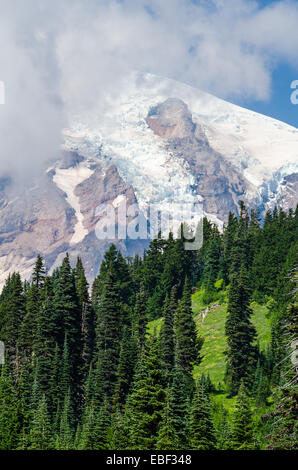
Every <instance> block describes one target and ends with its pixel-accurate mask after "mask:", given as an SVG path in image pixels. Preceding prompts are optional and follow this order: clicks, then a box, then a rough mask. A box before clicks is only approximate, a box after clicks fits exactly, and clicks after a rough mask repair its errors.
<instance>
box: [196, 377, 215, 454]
mask: <svg viewBox="0 0 298 470" xmlns="http://www.w3.org/2000/svg"><path fill="white" fill-rule="evenodd" d="M190 446H191V449H193V450H212V449H215V448H216V435H215V429H214V424H213V419H212V414H211V405H210V401H209V398H208V395H207V393H206V391H205V389H204V386H203V385H200V386H199V387H198V390H197V391H196V393H195V396H194V399H193V403H192V408H191V414H190Z"/></svg>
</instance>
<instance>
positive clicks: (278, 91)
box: [231, 0, 298, 127]
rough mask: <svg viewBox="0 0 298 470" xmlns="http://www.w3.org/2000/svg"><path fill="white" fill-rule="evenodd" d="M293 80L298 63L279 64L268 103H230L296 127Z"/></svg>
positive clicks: (297, 107)
mask: <svg viewBox="0 0 298 470" xmlns="http://www.w3.org/2000/svg"><path fill="white" fill-rule="evenodd" d="M258 3H259V4H260V5H261V6H262V7H267V6H268V5H270V4H274V3H277V2H276V0H274V1H273V0H259V1H258ZM297 28H298V24H297ZM289 34H291V31H289ZM297 49H298V44H297ZM294 80H298V63H297V67H294V66H290V65H288V64H286V63H283V62H281V63H280V64H279V65H278V66H277V67H276V69H275V70H274V71H273V72H272V91H271V97H270V99H269V100H268V101H259V100H258V101H255V100H248V101H243V100H241V99H237V100H231V101H233V102H234V103H235V104H239V105H240V106H241V105H242V106H245V107H246V108H249V109H252V110H254V111H257V112H259V113H262V114H266V115H268V116H271V117H273V118H275V119H279V120H280V121H284V122H287V123H288V124H291V125H292V126H295V127H298V105H294V104H292V102H291V100H290V97H291V94H292V92H293V90H292V89H291V88H290V86H291V83H292V81H294Z"/></svg>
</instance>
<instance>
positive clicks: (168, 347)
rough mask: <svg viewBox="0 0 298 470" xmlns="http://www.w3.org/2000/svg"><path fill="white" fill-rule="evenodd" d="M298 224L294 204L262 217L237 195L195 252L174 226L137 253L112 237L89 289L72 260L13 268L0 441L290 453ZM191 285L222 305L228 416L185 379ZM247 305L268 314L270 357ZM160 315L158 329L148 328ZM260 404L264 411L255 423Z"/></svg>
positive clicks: (199, 383)
mask: <svg viewBox="0 0 298 470" xmlns="http://www.w3.org/2000/svg"><path fill="white" fill-rule="evenodd" d="M297 220H298V211H297V210H296V211H295V212H294V211H292V210H289V211H288V213H286V212H284V211H283V210H277V209H274V211H272V212H267V214H266V217H265V219H264V223H263V224H261V223H260V220H259V217H258V214H257V213H256V212H255V211H253V210H252V211H251V212H250V213H249V212H248V210H247V209H246V208H245V206H244V204H243V203H241V204H240V209H239V216H238V217H237V216H235V215H233V214H230V216H229V220H228V223H227V224H226V226H225V227H224V230H223V232H220V231H219V230H218V228H217V227H216V226H215V225H214V224H212V223H211V222H209V221H208V220H207V219H204V221H203V232H204V233H203V245H202V247H201V248H200V249H199V251H186V250H184V239H183V236H182V237H181V238H180V239H175V238H174V237H173V235H172V234H169V237H168V238H167V239H164V238H162V237H161V235H160V236H158V237H157V238H156V239H155V240H153V241H152V242H151V243H150V246H149V248H148V250H146V251H145V253H144V256H143V257H142V258H141V257H139V256H135V257H134V258H124V257H123V255H122V254H121V252H120V251H118V250H117V249H116V247H115V246H114V245H111V247H110V248H109V250H108V251H107V253H106V254H105V256H104V259H103V262H102V264H101V267H100V272H99V274H98V276H97V277H96V278H95V280H94V282H93V285H92V286H91V289H90V288H89V285H88V283H87V280H86V276H85V271H84V267H83V264H82V261H81V259H80V258H78V260H77V264H76V266H75V267H74V268H72V267H71V265H70V260H69V256H68V255H66V257H65V258H64V260H63V262H62V265H61V266H60V267H59V268H57V269H56V270H55V271H54V272H53V273H52V274H51V275H49V274H48V273H47V271H46V267H45V264H44V261H43V259H42V257H41V256H38V258H37V260H36V264H35V267H34V270H33V274H32V280H31V281H30V282H27V281H26V282H22V280H21V277H20V274H19V273H14V274H12V275H10V276H9V277H8V279H7V281H6V283H5V286H4V288H3V290H2V293H1V295H0V339H1V340H2V341H3V342H4V344H5V349H6V361H5V365H3V366H2V367H1V378H0V448H1V449H43V450H48V449H58V450H68V449H79V450H87V449H91V450H96V449H115V450H116V449H117V450H122V449H160V450H178V449H179V450H180V449H195V450H196V449H197V450H207V449H255V448H260V447H261V448H264V447H267V448H274V449H276V448H287V449H288V448H290V449H292V448H296V446H297V434H296V433H297V430H296V428H295V422H296V417H297V416H296V412H297V390H296V372H295V368H293V367H292V363H291V359H290V357H289V348H291V345H292V344H293V341H295V338H296V337H297V330H296V327H295V324H297V323H295V322H296V320H297V291H296V290H295V283H296V281H297V276H296V275H295V266H296V265H297V264H296V263H297V258H296V256H297V226H298V224H297ZM182 232H183V228H182ZM182 235H183V234H182ZM195 289H202V291H203V292H204V302H205V303H206V305H208V304H210V303H212V302H214V301H215V300H216V301H218V302H220V303H225V302H227V321H226V326H225V333H226V336H227V351H226V364H225V383H224V384H223V387H224V388H225V390H226V392H227V394H228V396H229V397H231V399H232V398H233V397H236V405H235V409H234V411H233V413H232V414H231V413H230V412H229V411H228V410H227V409H225V407H224V406H219V405H217V404H215V402H214V400H213V399H212V393H215V392H216V386H215V385H214V384H213V383H212V382H211V380H210V377H209V376H208V374H202V375H201V376H200V377H199V379H198V380H194V378H193V368H194V366H195V365H199V364H200V362H201V360H202V345H203V342H204V338H203V337H202V336H201V334H200V332H199V331H198V329H197V325H196V322H195V319H194V315H193V310H192V301H191V295H192V292H193V290H195ZM226 296H227V301H226ZM252 301H255V302H259V303H263V304H266V305H267V307H268V311H269V313H270V317H271V328H272V331H271V344H270V347H269V348H268V350H267V351H265V352H264V351H260V349H259V346H258V341H257V334H256V330H255V327H254V326H253V323H252V321H251V314H252V309H251V302H252ZM157 319H162V320H161V322H160V325H161V327H160V331H159V330H155V329H153V330H152V328H151V330H150V328H149V326H150V324H152V323H150V322H152V321H153V320H157ZM153 323H154V322H153ZM148 325H149V326H148ZM269 398H270V400H271V405H270V406H269V405H268V400H269ZM266 407H267V408H266ZM255 409H262V410H263V409H264V410H265V411H264V413H263V415H262V419H261V421H259V422H258V423H256V422H255V420H254V416H253V411H254V410H255Z"/></svg>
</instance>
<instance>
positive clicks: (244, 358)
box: [226, 268, 257, 395]
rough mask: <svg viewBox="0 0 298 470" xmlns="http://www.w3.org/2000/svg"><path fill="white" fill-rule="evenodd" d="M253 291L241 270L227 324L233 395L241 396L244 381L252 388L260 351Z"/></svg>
mask: <svg viewBox="0 0 298 470" xmlns="http://www.w3.org/2000/svg"><path fill="white" fill-rule="evenodd" d="M249 302H250V289H249V287H248V280H247V274H246V272H245V269H244V268H242V269H241V273H240V276H239V277H236V276H233V278H232V281H231V287H230V291H229V303H228V316H227V320H226V336H227V342H228V350H227V382H228V388H229V391H230V393H231V394H232V395H234V394H237V392H238V389H239V386H240V382H241V380H243V381H244V383H245V385H246V386H248V387H251V386H252V382H253V374H254V368H255V366H256V361H257V351H256V348H255V346H254V341H255V338H256V331H255V328H254V326H253V324H252V323H251V321H250V316H251V314H252V311H251V308H250V305H249Z"/></svg>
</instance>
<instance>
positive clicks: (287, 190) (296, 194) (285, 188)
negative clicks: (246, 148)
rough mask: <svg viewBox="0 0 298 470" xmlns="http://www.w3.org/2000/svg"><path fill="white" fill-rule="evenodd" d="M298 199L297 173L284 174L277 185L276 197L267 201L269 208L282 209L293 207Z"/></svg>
mask: <svg viewBox="0 0 298 470" xmlns="http://www.w3.org/2000/svg"><path fill="white" fill-rule="evenodd" d="M297 200H298V173H292V174H291V175H288V176H285V177H284V178H283V180H282V182H281V184H280V186H279V189H278V192H277V194H276V197H275V198H273V199H272V200H271V201H270V202H269V204H268V205H269V208H271V209H273V208H274V206H277V207H282V208H283V209H284V210H288V209H295V207H296V204H297Z"/></svg>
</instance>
